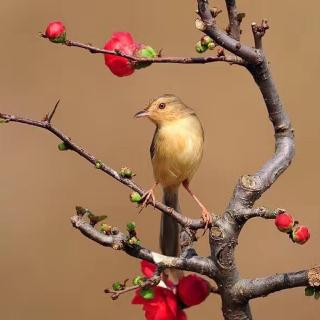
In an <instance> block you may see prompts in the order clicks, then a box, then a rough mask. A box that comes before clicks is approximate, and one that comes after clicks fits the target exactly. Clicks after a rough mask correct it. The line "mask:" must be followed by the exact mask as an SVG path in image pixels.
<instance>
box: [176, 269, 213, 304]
mask: <svg viewBox="0 0 320 320" xmlns="http://www.w3.org/2000/svg"><path fill="white" fill-rule="evenodd" d="M209 293H210V287H209V283H208V282H207V281H206V280H204V279H203V278H201V277H199V276H197V275H195V274H190V275H188V276H186V277H183V278H181V279H180V281H179V283H178V287H177V294H178V296H179V298H180V299H181V301H182V302H183V303H184V304H185V305H186V306H188V307H190V306H194V305H197V304H199V303H201V302H203V301H204V300H205V299H206V298H207V296H208V295H209Z"/></svg>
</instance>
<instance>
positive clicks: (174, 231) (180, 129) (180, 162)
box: [135, 94, 212, 256]
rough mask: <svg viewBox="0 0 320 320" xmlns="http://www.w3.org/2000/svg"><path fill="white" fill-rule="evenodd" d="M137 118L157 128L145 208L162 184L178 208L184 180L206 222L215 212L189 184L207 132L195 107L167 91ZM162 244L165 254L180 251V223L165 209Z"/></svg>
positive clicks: (167, 198) (167, 200) (168, 200)
mask: <svg viewBox="0 0 320 320" xmlns="http://www.w3.org/2000/svg"><path fill="white" fill-rule="evenodd" d="M135 117H136V118H141V117H148V118H149V119H150V120H151V121H152V122H153V123H154V124H155V125H156V130H155V133H154V136H153V139H152V143H151V146H150V154H151V160H152V166H153V173H154V178H155V184H154V185H153V186H152V188H151V189H150V190H149V191H147V192H146V193H145V194H144V195H143V204H142V209H143V208H144V207H145V206H146V205H147V204H148V203H149V201H151V200H152V202H153V203H154V202H155V196H154V192H153V190H154V188H155V187H156V186H157V185H158V184H160V185H161V186H162V188H163V201H164V203H165V204H166V205H167V206H169V207H172V208H174V209H175V210H176V211H179V210H180V209H179V202H178V190H179V187H180V185H181V184H182V185H183V186H184V187H185V189H186V190H187V191H188V192H189V194H190V195H191V196H192V197H193V199H194V200H195V201H196V202H197V204H198V205H199V206H200V207H201V209H202V219H203V220H204V222H205V223H206V228H207V226H208V225H209V224H210V223H212V216H211V215H210V213H209V211H208V210H207V209H206V207H205V206H204V205H203V204H202V203H201V202H200V201H199V199H198V198H197V197H196V196H195V195H194V194H193V192H192V191H191V190H190V188H189V183H190V181H191V179H192V177H193V175H194V174H195V172H196V171H197V169H198V167H199V164H200V162H201V159H202V152H203V142H204V134H203V129H202V125H201V123H200V120H199V118H198V117H197V115H196V114H195V112H194V110H193V109H191V108H190V107H187V106H186V105H185V104H184V103H183V102H182V101H181V100H180V99H179V98H178V97H176V96H175V95H172V94H165V95H163V96H160V97H158V98H156V99H154V100H153V101H151V102H150V103H149V105H148V106H147V107H146V108H145V109H144V110H142V111H140V112H138V113H136V114H135ZM160 247H161V251H162V253H163V254H165V255H169V256H177V255H178V253H179V226H178V223H177V222H176V221H175V220H174V219H173V218H172V217H170V216H169V215H167V214H164V213H162V217H161V228H160Z"/></svg>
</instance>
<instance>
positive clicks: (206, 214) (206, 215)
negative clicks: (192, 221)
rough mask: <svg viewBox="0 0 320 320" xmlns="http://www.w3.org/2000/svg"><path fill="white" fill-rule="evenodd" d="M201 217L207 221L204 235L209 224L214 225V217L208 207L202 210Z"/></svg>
mask: <svg viewBox="0 0 320 320" xmlns="http://www.w3.org/2000/svg"><path fill="white" fill-rule="evenodd" d="M201 218H202V220H203V222H204V223H205V227H204V230H203V234H202V235H204V234H205V233H206V231H207V230H208V228H209V225H210V226H211V225H212V222H213V219H212V215H211V214H210V212H209V211H208V210H207V209H203V210H202V214H201Z"/></svg>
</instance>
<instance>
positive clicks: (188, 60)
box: [42, 35, 245, 66]
mask: <svg viewBox="0 0 320 320" xmlns="http://www.w3.org/2000/svg"><path fill="white" fill-rule="evenodd" d="M42 36H43V35H42ZM64 44H65V45H66V46H68V47H77V48H81V49H85V50H87V51H89V52H90V53H101V54H111V55H115V56H119V57H123V58H127V59H128V60H131V61H134V62H149V63H178V64H206V63H212V62H227V63H230V64H236V65H240V66H244V65H245V63H244V61H243V59H241V58H239V57H236V56H232V55H226V56H210V57H156V58H139V57H136V56H132V55H128V54H125V53H122V52H121V51H112V50H105V49H100V48H97V47H94V46H92V45H90V44H84V43H81V42H78V41H73V40H66V42H65V43H64Z"/></svg>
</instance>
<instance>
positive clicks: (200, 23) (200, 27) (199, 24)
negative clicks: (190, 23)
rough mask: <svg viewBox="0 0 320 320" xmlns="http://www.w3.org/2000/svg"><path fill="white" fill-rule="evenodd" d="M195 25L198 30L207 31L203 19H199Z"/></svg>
mask: <svg viewBox="0 0 320 320" xmlns="http://www.w3.org/2000/svg"><path fill="white" fill-rule="evenodd" d="M195 25H196V29H198V30H200V31H204V30H206V25H205V23H204V22H203V21H202V20H201V19H198V18H197V19H196V21H195Z"/></svg>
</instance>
